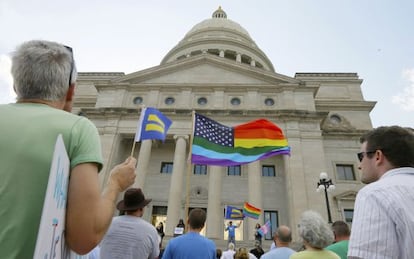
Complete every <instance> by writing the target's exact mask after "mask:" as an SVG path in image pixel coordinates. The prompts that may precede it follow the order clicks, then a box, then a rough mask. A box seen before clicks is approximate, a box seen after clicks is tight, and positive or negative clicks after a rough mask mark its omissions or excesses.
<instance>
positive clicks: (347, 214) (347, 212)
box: [344, 209, 354, 223]
mask: <svg viewBox="0 0 414 259" xmlns="http://www.w3.org/2000/svg"><path fill="white" fill-rule="evenodd" d="M344 218H345V222H346V223H352V219H353V218H354V210H353V209H344Z"/></svg>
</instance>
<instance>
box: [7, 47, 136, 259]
mask: <svg viewBox="0 0 414 259" xmlns="http://www.w3.org/2000/svg"><path fill="white" fill-rule="evenodd" d="M11 72H12V76H13V79H14V90H15V92H16V94H17V102H16V103H13V104H5V105H0V121H1V123H2V124H1V134H0V150H1V156H0V165H1V166H0V257H1V258H8V259H14V258H33V253H34V250H35V244H36V238H37V233H38V229H39V224H40V218H41V214H42V208H43V202H44V198H45V195H46V193H45V192H46V188H47V184H48V179H49V172H50V166H51V162H52V157H53V151H54V147H55V142H56V139H57V136H58V135H59V134H62V137H63V142H64V144H65V148H66V151H67V154H68V156H69V160H70V178H69V185H68V193H67V196H66V199H67V208H66V224H65V231H66V232H65V240H66V244H67V245H68V246H69V248H70V249H72V250H73V251H74V252H76V253H78V254H86V253H87V252H89V251H90V250H92V249H93V248H94V247H95V246H96V245H97V244H98V243H99V242H100V240H101V239H102V238H103V236H104V234H105V232H106V231H107V229H108V227H109V224H110V223H111V220H112V216H113V213H114V209H115V201H116V199H117V196H118V194H119V193H120V192H122V191H124V190H125V189H126V188H128V187H129V186H130V185H131V184H133V183H134V180H135V176H136V175H135V164H136V159H134V158H132V157H131V158H128V159H127V160H126V161H125V162H124V163H121V164H119V165H117V166H115V168H114V169H112V171H111V175H110V177H109V181H108V183H107V186H106V190H105V191H104V192H103V194H102V195H101V190H100V186H99V181H98V172H99V170H100V169H101V168H102V163H103V161H102V154H101V144H100V139H99V134H98V131H97V129H96V127H95V125H94V124H93V123H92V122H90V121H89V120H88V119H87V118H85V117H81V116H77V115H75V114H72V113H70V111H71V110H72V101H73V96H74V90H75V81H76V77H77V72H76V67H75V62H74V59H73V54H72V49H71V48H70V47H67V46H64V45H62V44H58V43H55V42H49V41H29V42H25V43H23V44H22V45H21V46H20V47H18V48H17V49H16V51H15V52H14V53H13V55H12V69H11Z"/></svg>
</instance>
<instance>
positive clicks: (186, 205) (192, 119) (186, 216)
mask: <svg viewBox="0 0 414 259" xmlns="http://www.w3.org/2000/svg"><path fill="white" fill-rule="evenodd" d="M194 117H195V111H194V110H193V112H192V113H191V130H192V132H191V135H190V148H189V149H188V150H189V151H188V158H187V175H186V188H185V189H186V195H185V207H184V216H185V221H186V223H187V222H188V210H189V206H190V176H191V154H192V151H193V150H192V145H193V138H194ZM185 226H186V230H187V229H188V224H186V225H185Z"/></svg>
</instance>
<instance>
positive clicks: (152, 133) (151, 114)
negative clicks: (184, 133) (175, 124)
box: [135, 107, 172, 142]
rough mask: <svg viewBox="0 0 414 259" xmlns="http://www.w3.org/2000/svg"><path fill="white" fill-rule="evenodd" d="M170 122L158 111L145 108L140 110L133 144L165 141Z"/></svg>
mask: <svg viewBox="0 0 414 259" xmlns="http://www.w3.org/2000/svg"><path fill="white" fill-rule="evenodd" d="M171 123H172V121H171V120H170V119H169V118H168V117H167V116H165V115H164V114H162V113H161V112H160V111H159V110H157V109H155V108H152V107H145V108H143V109H142V110H141V116H140V118H139V121H138V126H137V132H136V134H135V142H138V141H142V140H145V139H160V140H165V137H166V136H167V131H168V129H169V128H170V126H171Z"/></svg>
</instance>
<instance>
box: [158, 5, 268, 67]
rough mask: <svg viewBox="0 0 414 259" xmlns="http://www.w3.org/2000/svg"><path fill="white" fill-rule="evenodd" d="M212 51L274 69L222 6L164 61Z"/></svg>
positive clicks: (195, 28) (171, 51) (218, 54)
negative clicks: (229, 17)
mask: <svg viewBox="0 0 414 259" xmlns="http://www.w3.org/2000/svg"><path fill="white" fill-rule="evenodd" d="M203 53H208V54H213V55H217V56H220V57H224V58H227V59H233V60H234V61H235V62H240V63H244V64H248V65H251V66H254V67H258V68H262V69H265V70H269V71H273V72H274V68H273V65H272V63H271V62H270V60H269V59H268V58H267V56H266V55H265V54H264V53H263V51H261V50H260V49H259V48H258V47H257V45H256V43H255V42H254V41H253V40H252V38H251V37H250V35H249V33H248V32H247V31H246V30H245V29H244V28H243V27H242V26H240V25H239V24H238V23H236V22H234V21H232V20H230V19H227V14H226V13H225V12H224V11H223V10H222V9H221V7H219V8H218V9H217V10H216V11H215V12H214V13H213V15H212V18H210V19H206V20H204V21H202V22H200V23H198V24H196V25H195V26H194V27H193V28H192V29H191V30H190V31H189V32H188V33H187V34H186V35H185V36H184V38H183V39H182V40H181V41H180V42H179V43H178V44H177V46H175V47H174V48H173V49H172V50H170V52H168V54H167V55H166V56H165V57H164V59H163V60H162V62H161V64H165V63H169V62H173V61H175V60H179V59H184V58H187V57H191V56H195V55H199V54H203Z"/></svg>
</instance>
